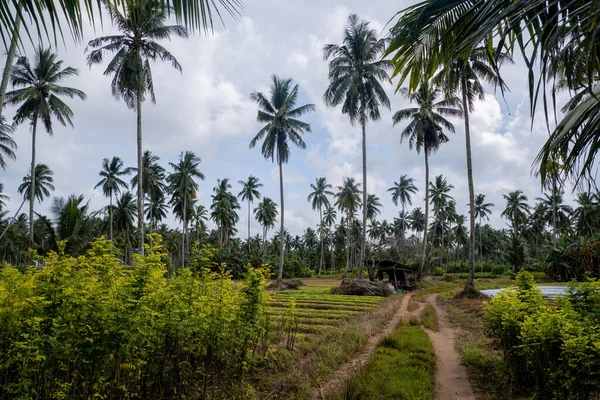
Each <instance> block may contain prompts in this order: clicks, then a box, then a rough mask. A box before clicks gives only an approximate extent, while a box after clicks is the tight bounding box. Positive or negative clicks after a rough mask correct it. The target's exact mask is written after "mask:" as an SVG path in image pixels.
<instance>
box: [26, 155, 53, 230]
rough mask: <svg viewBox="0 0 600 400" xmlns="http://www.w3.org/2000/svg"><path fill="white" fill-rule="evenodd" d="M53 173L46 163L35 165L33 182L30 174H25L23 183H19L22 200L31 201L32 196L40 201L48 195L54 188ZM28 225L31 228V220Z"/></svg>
mask: <svg viewBox="0 0 600 400" xmlns="http://www.w3.org/2000/svg"><path fill="white" fill-rule="evenodd" d="M53 175H54V173H53V172H52V170H50V168H48V166H47V165H46V164H38V165H36V166H35V171H34V173H33V177H34V178H33V179H34V182H33V184H32V183H31V174H27V175H26V176H25V177H23V183H21V184H20V185H19V189H18V191H19V193H20V194H21V195H23V200H25V199H29V201H30V202H31V199H32V198H33V199H37V200H38V201H39V202H40V203H41V202H43V201H44V199H45V198H47V197H50V192H53V191H54V189H55V188H54V179H53V178H52V176H53ZM19 209H20V207H19ZM29 218H31V216H30V217H29ZM29 226H30V229H31V221H30V222H29Z"/></svg>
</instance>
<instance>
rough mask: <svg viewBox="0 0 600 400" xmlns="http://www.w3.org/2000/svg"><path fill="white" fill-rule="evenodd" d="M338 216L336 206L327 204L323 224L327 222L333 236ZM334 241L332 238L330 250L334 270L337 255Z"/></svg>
mask: <svg viewBox="0 0 600 400" xmlns="http://www.w3.org/2000/svg"><path fill="white" fill-rule="evenodd" d="M336 218H337V212H336V211H335V208H333V207H331V206H327V207H325V211H324V212H323V219H322V224H325V225H326V226H327V228H328V232H329V234H330V235H331V236H333V234H334V229H333V228H334V226H335V221H336ZM334 246H335V244H334V241H333V239H332V238H331V239H330V250H331V270H332V271H333V270H334V269H335V255H334Z"/></svg>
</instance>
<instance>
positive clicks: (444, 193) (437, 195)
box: [429, 175, 454, 213]
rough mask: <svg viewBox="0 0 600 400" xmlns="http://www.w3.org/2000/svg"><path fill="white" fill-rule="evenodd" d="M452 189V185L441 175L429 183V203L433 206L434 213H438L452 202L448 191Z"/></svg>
mask: <svg viewBox="0 0 600 400" xmlns="http://www.w3.org/2000/svg"><path fill="white" fill-rule="evenodd" d="M452 189H454V185H452V184H449V183H448V180H447V179H446V178H445V177H444V176H443V175H437V176H436V177H435V180H434V181H433V182H429V191H430V192H431V194H430V200H429V201H430V202H431V204H432V205H433V210H434V212H436V213H437V212H440V211H442V210H443V209H444V207H445V206H446V205H447V204H448V201H449V200H452V199H453V198H452V196H450V194H449V193H450V191H451V190H452Z"/></svg>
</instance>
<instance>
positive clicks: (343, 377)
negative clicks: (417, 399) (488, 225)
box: [312, 294, 477, 400]
mask: <svg viewBox="0 0 600 400" xmlns="http://www.w3.org/2000/svg"><path fill="white" fill-rule="evenodd" d="M411 297H412V294H409V295H406V296H404V297H403V298H402V301H401V303H400V306H399V307H398V311H397V312H396V313H395V314H394V316H393V317H392V319H391V320H390V321H389V322H388V323H387V324H386V326H385V328H384V329H383V330H382V331H381V332H379V333H378V334H376V335H373V336H371V337H370V338H369V339H368V341H367V344H366V345H365V346H364V348H363V349H362V351H361V352H360V353H359V354H357V355H356V357H354V358H353V359H352V360H350V361H348V362H346V363H344V364H342V366H341V367H340V368H339V369H338V370H337V371H336V372H335V374H334V376H333V377H332V378H331V379H330V380H329V381H328V382H325V383H324V384H323V385H321V386H320V387H319V388H317V389H316V390H315V392H314V393H313V396H312V400H326V399H327V398H328V395H330V394H332V393H336V392H339V390H341V388H342V386H343V384H344V383H345V382H346V381H347V380H348V379H349V378H350V377H351V376H353V375H354V374H356V373H357V372H358V371H359V370H360V368H361V367H362V366H363V365H364V364H365V363H366V362H367V361H368V360H369V358H370V357H371V355H372V354H373V352H374V351H375V349H376V347H377V345H378V344H379V342H380V341H381V339H383V338H384V337H385V336H387V335H389V334H391V333H392V332H393V331H394V329H395V328H396V325H397V324H398V322H399V321H400V319H402V318H409V317H411V316H418V315H419V313H420V311H421V309H422V308H423V306H424V303H419V308H418V309H416V310H414V311H408V302H409V301H410V298H411ZM435 297H436V295H435V294H433V295H427V296H426V301H427V303H428V304H431V305H432V306H433V307H434V308H435V310H436V312H437V316H438V325H439V331H438V332H433V331H430V330H429V329H425V331H426V332H427V334H428V335H429V338H430V340H431V343H432V344H433V347H434V350H435V355H436V371H435V399H436V400H476V397H475V395H474V392H473V389H472V387H471V384H470V382H469V375H468V373H467V370H466V369H465V367H464V366H463V365H462V364H461V362H460V355H459V353H458V351H457V349H456V346H455V345H456V336H457V334H458V331H457V330H456V329H454V328H453V327H452V325H451V324H450V322H449V319H448V316H447V314H446V312H445V311H444V309H443V308H441V307H439V306H438V305H437V303H436V300H435ZM476 302H477V301H473V303H474V304H473V305H475V303H476Z"/></svg>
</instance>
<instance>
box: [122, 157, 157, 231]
mask: <svg viewBox="0 0 600 400" xmlns="http://www.w3.org/2000/svg"><path fill="white" fill-rule="evenodd" d="M159 161H160V157H158V156H157V155H154V154H152V152H151V151H150V150H146V151H144V155H143V156H142V171H143V173H142V193H143V196H144V197H145V198H146V201H147V203H146V204H157V205H158V204H164V199H165V194H164V191H165V190H166V186H165V182H164V181H165V176H166V171H165V169H164V168H163V167H162V166H161V165H160V164H159V163H158V162H159ZM130 170H131V171H132V172H133V173H134V174H133V176H132V177H131V181H130V182H131V188H132V189H135V188H136V187H137V186H138V179H139V177H138V173H137V171H138V169H137V168H130ZM161 201H162V202H161ZM145 210H146V218H147V219H148V220H149V221H150V231H151V232H152V221H154V222H158V221H161V220H162V218H163V217H160V218H154V215H153V214H152V213H153V212H154V211H155V208H154V207H149V208H148V207H147V206H145ZM148 211H149V212H148ZM156 212H157V213H161V211H160V210H158V209H156Z"/></svg>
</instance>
